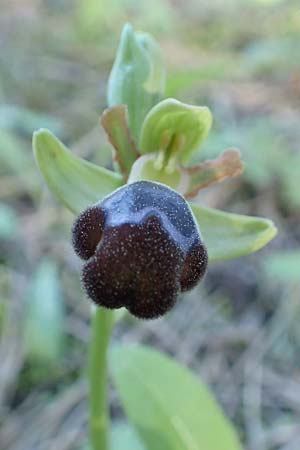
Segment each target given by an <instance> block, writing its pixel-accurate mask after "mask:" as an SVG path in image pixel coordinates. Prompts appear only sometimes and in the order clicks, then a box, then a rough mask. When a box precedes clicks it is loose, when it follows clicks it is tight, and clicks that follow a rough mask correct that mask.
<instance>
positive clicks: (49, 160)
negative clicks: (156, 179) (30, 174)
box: [33, 129, 123, 214]
mask: <svg viewBox="0 0 300 450" xmlns="http://www.w3.org/2000/svg"><path fill="white" fill-rule="evenodd" d="M33 152H34V155H35V159H36V162H37V165H38V167H39V169H40V171H41V173H42V175H43V176H44V178H45V180H46V182H47V184H48V187H49V189H50V190H51V191H52V192H53V193H54V194H55V195H56V197H57V198H58V199H59V200H60V201H61V202H62V203H63V204H64V205H65V206H66V207H67V208H68V209H70V211H72V212H73V213H75V214H79V213H80V212H81V211H82V210H83V209H85V208H86V207H87V206H88V205H90V204H92V203H95V202H97V201H99V200H102V199H103V198H104V197H105V196H106V195H108V194H110V193H111V192H112V191H114V190H115V189H117V188H118V187H120V186H121V185H122V184H123V179H122V176H121V175H119V174H116V173H114V172H111V171H110V170H107V169H104V168H102V167H98V166H96V165H95V164H92V163H90V162H88V161H85V160H83V159H81V158H78V157H77V156H75V155H74V154H72V152H71V151H70V150H68V149H67V148H66V147H65V146H64V144H63V143H62V142H60V141H59V140H58V139H57V138H56V137H55V136H54V135H53V134H52V133H51V132H50V131H48V130H44V129H41V130H39V131H36V132H35V133H34V135H33Z"/></svg>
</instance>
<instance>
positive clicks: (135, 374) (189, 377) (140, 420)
mask: <svg viewBox="0 0 300 450" xmlns="http://www.w3.org/2000/svg"><path fill="white" fill-rule="evenodd" d="M111 368H112V373H113V377H114V381H115V383H116V386H117V389H118V391H119V394H120V396H121V400H122V404H123V406H124V408H125V410H126V413H127V415H128V417H129V419H130V421H131V422H132V424H133V425H134V426H135V428H136V429H137V431H138V433H139V434H140V436H141V437H142V439H143V441H144V443H145V445H146V447H147V449H149V450H153V449H155V450H241V446H240V444H239V442H238V438H237V436H236V434H235V432H234V430H233V428H232V426H231V425H230V423H229V421H228V420H227V419H226V417H225V416H224V414H223V412H222V411H221V409H220V408H219V407H218V405H217V403H216V401H215V399H214V398H213V396H212V394H211V393H210V391H209V389H208V388H207V387H206V386H205V385H204V384H203V383H201V381H200V380H199V379H198V378H196V377H195V376H194V375H193V374H192V373H191V372H190V371H189V370H187V369H186V368H184V367H182V366H180V365H179V364H178V363H176V362H175V361H172V360H171V359H170V358H168V357H166V356H164V355H162V354H159V353H158V352H156V351H153V350H150V349H147V348H145V347H140V346H139V347H137V346H136V347H128V346H126V347H123V346H119V347H117V348H114V349H113V350H112V353H111Z"/></svg>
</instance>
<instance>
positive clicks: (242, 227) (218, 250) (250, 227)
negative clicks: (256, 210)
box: [190, 203, 277, 262]
mask: <svg viewBox="0 0 300 450" xmlns="http://www.w3.org/2000/svg"><path fill="white" fill-rule="evenodd" d="M190 206H191V208H192V210H193V213H194V215H195V217H196V220H197V222H198V225H199V228H200V231H201V233H202V235H203V240H204V243H205V245H206V247H207V251H208V257H209V261H210V262H213V261H220V260H225V259H233V258H237V257H239V256H243V255H248V254H249V253H253V252H256V251H257V250H259V249H260V248H262V247H264V246H265V245H266V244H267V243H268V242H269V241H270V240H271V239H273V237H274V236H275V235H276V233H277V229H276V227H275V226H274V224H273V222H272V221H271V220H268V219H262V218H260V217H251V216H243V215H239V214H232V213H226V212H223V211H219V210H217V209H211V208H206V207H203V206H199V205H196V204H195V203H190Z"/></svg>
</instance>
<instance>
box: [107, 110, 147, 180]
mask: <svg viewBox="0 0 300 450" xmlns="http://www.w3.org/2000/svg"><path fill="white" fill-rule="evenodd" d="M100 121H101V125H102V126H103V128H104V130H105V131H106V134H107V136H108V139H109V142H110V143H111V144H112V146H113V147H114V149H115V158H114V159H115V160H116V162H117V164H118V166H119V167H120V169H121V172H122V173H123V174H124V175H125V176H126V177H127V176H128V174H129V172H130V169H131V167H132V165H133V163H134V161H135V160H136V159H137V158H138V157H139V153H138V150H137V147H136V143H135V140H134V139H133V136H132V135H131V132H130V129H129V125H128V111H127V107H126V105H119V106H113V107H112V108H108V109H106V110H105V111H104V112H103V114H102V115H101V119H100Z"/></svg>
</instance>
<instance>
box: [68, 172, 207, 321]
mask: <svg viewBox="0 0 300 450" xmlns="http://www.w3.org/2000/svg"><path fill="white" fill-rule="evenodd" d="M73 246H74V249H75V251H76V253H77V254H78V256H80V257H81V258H82V259H84V260H86V261H87V262H86V263H85V264H84V266H83V270H82V283H83V286H84V289H85V291H86V293H87V295H88V296H89V297H90V298H91V299H92V300H93V301H94V302H95V303H96V304H97V305H100V306H104V307H106V308H110V309H114V308H120V307H122V306H125V307H126V308H127V309H128V310H129V311H130V312H131V313H132V314H133V315H135V316H137V317H140V318H145V319H150V318H155V317H159V316H161V315H163V314H165V313H166V312H167V311H168V310H169V309H170V308H171V307H172V306H173V305H174V304H175V302H176V299H177V297H178V294H179V293H180V292H181V291H186V290H189V289H191V288H192V287H193V286H194V285H195V284H197V282H198V281H199V280H200V279H201V278H202V277H203V275H204V273H205V271H206V267H207V260H208V257H207V251H206V248H205V246H204V244H203V242H202V237H201V234H200V231H199V229H198V226H197V224H196V221H195V219H194V216H193V213H192V211H191V209H190V207H189V205H188V204H187V202H186V201H185V200H184V198H183V197H182V196H181V195H180V194H178V193H177V192H176V191H174V190H173V189H171V188H169V187H167V186H165V185H163V184H160V183H155V182H150V181H138V182H135V183H131V184H128V185H126V186H124V187H121V188H119V189H117V190H116V191H114V192H113V193H112V194H110V195H109V196H108V197H106V198H105V199H104V200H103V201H102V202H99V203H96V204H95V205H92V206H90V207H89V208H87V209H86V210H85V211H83V212H82V213H81V214H80V216H79V217H78V218H77V219H76V221H75V223H74V226H73Z"/></svg>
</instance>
